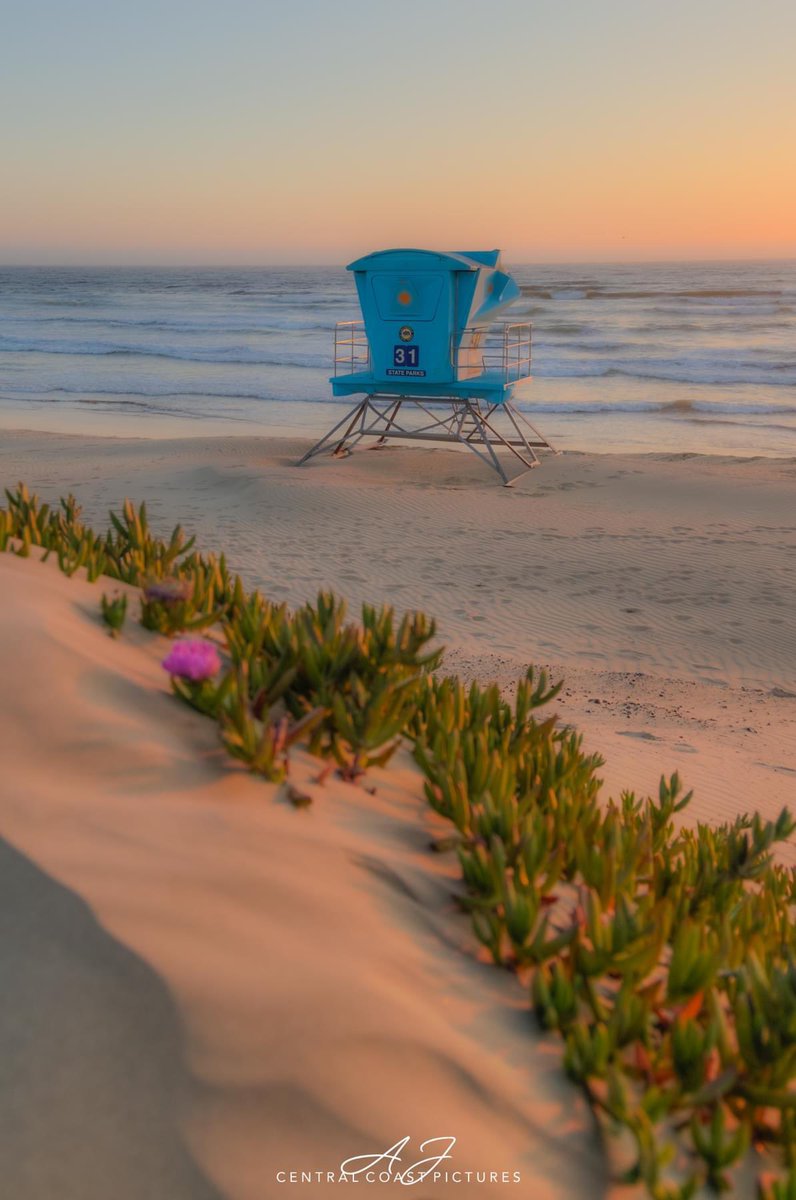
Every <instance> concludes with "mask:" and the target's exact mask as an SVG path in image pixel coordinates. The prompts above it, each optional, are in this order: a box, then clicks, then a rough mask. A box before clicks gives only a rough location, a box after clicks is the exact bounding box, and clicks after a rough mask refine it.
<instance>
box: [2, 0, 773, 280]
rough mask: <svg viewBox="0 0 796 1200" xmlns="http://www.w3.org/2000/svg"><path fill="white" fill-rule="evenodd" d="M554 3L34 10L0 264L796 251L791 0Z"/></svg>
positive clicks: (14, 28)
mask: <svg viewBox="0 0 796 1200" xmlns="http://www.w3.org/2000/svg"><path fill="white" fill-rule="evenodd" d="M561 9H562V6H560V5H556V4H554V3H552V0H550V2H548V0H531V2H527V3H519V0H517V2H515V0H494V2H493V3H492V4H490V5H483V6H482V5H480V4H476V3H475V2H474V0H426V2H425V3H420V2H419V0H404V3H402V4H401V5H400V6H397V7H393V6H387V5H386V4H381V5H380V4H372V3H371V4H369V5H367V4H365V3H364V0H340V3H339V4H338V5H336V6H334V13H332V8H331V7H330V6H329V5H324V4H323V3H321V0H295V3H294V4H292V5H291V6H290V7H289V8H288V7H287V6H286V5H285V6H283V5H281V4H266V5H262V4H257V3H253V2H250V0H231V4H230V7H229V14H230V16H229V19H223V18H222V16H221V15H220V12H219V9H218V7H217V6H214V5H213V4H211V3H198V4H193V5H189V4H188V3H187V0H186V2H183V0H166V3H165V6H162V7H159V6H157V5H156V4H155V3H154V0H141V4H139V5H137V6H135V11H130V12H123V13H122V12H119V11H118V10H117V11H116V12H115V13H109V12H108V11H107V9H105V8H103V7H102V6H101V5H100V4H99V2H98V0H76V4H75V7H74V9H71V8H70V12H69V13H68V14H66V15H65V16H63V17H60V16H59V13H58V9H57V6H56V3H55V0H31V5H30V6H29V7H26V9H25V11H24V12H22V10H20V12H19V13H18V14H17V15H16V16H15V17H14V18H12V22H11V31H10V33H11V36H10V37H8V38H6V42H5V49H4V50H3V51H0V54H2V55H3V56H7V57H8V62H7V63H2V64H0V65H2V66H4V67H5V68H7V69H5V70H4V72H3V76H2V78H3V82H2V83H0V101H5V103H4V111H5V112H6V113H7V114H8V112H9V104H10V105H11V111H12V112H13V119H11V120H8V119H7V118H6V120H5V126H4V134H3V141H4V161H5V163H6V171H5V172H4V174H5V179H4V185H3V188H2V190H0V261H3V262H136V261H140V262H147V263H149V262H159V261H162V262H185V263H188V262H208V263H212V262H218V263H240V262H252V263H257V262H262V263H269V262H273V263H279V262H315V263H321V262H340V261H343V260H346V259H347V258H348V257H353V256H354V255H356V254H358V253H359V252H361V251H362V250H363V249H366V248H375V247H379V246H387V245H424V246H447V247H457V246H458V247H464V248H466V247H472V246H493V245H500V246H502V247H503V248H504V250H505V251H506V253H507V255H508V256H509V257H510V258H511V259H512V260H513V261H515V262H518V261H535V260H545V259H547V260H567V259H568V260H579V259H591V260H595V259H603V260H605V259H625V258H627V259H659V258H664V259H666V258H669V259H672V258H714V257H715V258H740V257H789V256H793V255H796V72H794V71H793V68H792V62H791V58H792V48H793V45H794V44H796V6H793V5H790V4H785V3H784V2H782V3H781V2H780V0H760V3H759V4H757V5H755V6H754V7H753V6H751V5H750V4H747V3H743V2H741V0H737V2H733V0H721V2H719V0H692V3H691V4H690V5H688V4H685V3H684V2H683V0H671V3H669V4H666V5H664V4H661V3H657V0H650V2H648V3H644V2H638V3H635V4H633V3H630V0H606V2H605V4H603V5H592V4H587V3H586V2H585V0H573V3H572V4H570V5H569V6H566V11H564V12H562V11H561ZM48 11H49V15H50V21H49V23H47V22H44V21H43V16H44V15H45V13H46V12H48ZM158 13H160V14H161V16H160V23H159V24H156V17H157V14H158ZM308 29H314V30H315V36H314V37H313V38H312V39H311V40H309V39H308V36H307V30H308ZM42 30H46V32H45V33H42ZM153 30H157V34H158V36H157V38H154V37H153V36H152V35H153ZM6 93H7V94H6Z"/></svg>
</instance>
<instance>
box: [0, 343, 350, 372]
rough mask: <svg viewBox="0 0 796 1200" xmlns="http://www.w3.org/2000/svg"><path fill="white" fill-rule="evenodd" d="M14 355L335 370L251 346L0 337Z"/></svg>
mask: <svg viewBox="0 0 796 1200" xmlns="http://www.w3.org/2000/svg"><path fill="white" fill-rule="evenodd" d="M3 351H5V352H7V353H14V354H59V355H60V354H66V355H72V356H74V357H78V358H80V357H83V356H87V357H89V358H114V357H123V358H165V359H176V360H177V361H179V362H196V363H217V364H220V365H226V366H234V365H240V366H264V367H320V368H325V369H329V370H331V365H332V364H331V357H330V355H329V354H290V353H283V354H280V353H279V352H270V353H267V354H265V353H263V352H262V351H261V350H251V349H249V348H248V347H247V346H228V347H222V348H219V347H216V348H215V349H211V350H206V351H202V350H201V349H199V348H197V347H193V348H190V349H188V348H186V349H185V350H180V349H178V348H174V349H166V348H164V347H151V348H150V347H146V346H136V345H132V344H130V345H121V344H117V345H108V344H107V343H105V342H82V343H81V342H47V341H41V342H38V343H36V342H33V343H31V342H23V341H22V340H21V339H15V338H3V337H0V352H3Z"/></svg>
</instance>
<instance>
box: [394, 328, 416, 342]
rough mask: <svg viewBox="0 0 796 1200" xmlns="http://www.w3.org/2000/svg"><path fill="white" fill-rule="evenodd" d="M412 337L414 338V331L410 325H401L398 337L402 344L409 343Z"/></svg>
mask: <svg viewBox="0 0 796 1200" xmlns="http://www.w3.org/2000/svg"><path fill="white" fill-rule="evenodd" d="M414 336H415V331H414V329H413V328H412V326H411V325H402V326H401V328H400V329H399V330H398V337H399V338H400V339H401V341H402V342H411V340H412V338H413V337H414Z"/></svg>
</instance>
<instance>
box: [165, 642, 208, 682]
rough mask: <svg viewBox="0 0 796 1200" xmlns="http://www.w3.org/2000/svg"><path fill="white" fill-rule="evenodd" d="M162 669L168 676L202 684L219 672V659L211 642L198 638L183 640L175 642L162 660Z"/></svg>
mask: <svg viewBox="0 0 796 1200" xmlns="http://www.w3.org/2000/svg"><path fill="white" fill-rule="evenodd" d="M163 668H164V670H166V671H168V673H169V675H176V676H177V677H178V678H179V679H188V680H190V681H191V682H192V683H202V682H203V681H204V680H206V679H212V678H213V676H214V675H217V674H218V672H219V671H220V670H221V659H220V658H219V654H218V650H217V649H216V647H215V646H214V645H213V643H212V642H205V641H203V640H202V639H200V638H184V639H182V640H181V641H179V642H175V644H174V645H173V646H172V648H171V650H170V651H169V653H168V654H167V656H166V657H165V658H164V659H163Z"/></svg>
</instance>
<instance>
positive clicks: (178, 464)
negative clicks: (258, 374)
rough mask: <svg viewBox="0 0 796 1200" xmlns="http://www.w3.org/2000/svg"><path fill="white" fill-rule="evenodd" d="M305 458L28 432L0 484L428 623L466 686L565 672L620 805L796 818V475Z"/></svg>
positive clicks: (286, 447) (239, 442) (211, 443)
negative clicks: (121, 516)
mask: <svg viewBox="0 0 796 1200" xmlns="http://www.w3.org/2000/svg"><path fill="white" fill-rule="evenodd" d="M305 446H306V443H305V442H303V441H296V440H290V439H272V440H269V439H266V438H252V439H233V438H224V439H206V438H201V439H169V440H161V441H154V440H149V439H129V438H85V437H68V436H63V435H60V434H42V433H26V432H22V431H18V432H11V431H9V432H4V434H3V437H2V442H1V443H0V476H1V477H2V479H3V482H4V484H5V485H6V486H8V485H9V484H11V483H16V481H17V480H18V479H24V480H26V481H27V482H28V483H29V485H30V486H31V487H32V488H34V489H35V490H37V491H39V492H41V493H42V494H43V495H44V497H45V498H46V499H55V498H57V497H58V496H59V495H61V494H63V493H64V492H66V491H70V490H71V491H73V492H74V493H75V494H76V495H78V496H79V498H80V501H81V503H82V504H83V505H84V508H85V511H86V514H87V517H88V518H89V519H91V520H96V521H97V522H98V523H99V522H104V521H105V519H106V516H107V510H108V508H109V507H111V506H118V504H119V503H120V502H121V500H122V499H123V498H124V497H125V496H130V497H132V498H133V499H141V498H145V499H146V501H147V505H148V507H149V510H150V513H151V516H152V519H153V522H154V523H155V526H156V527H157V528H159V529H160V530H161V531H162V532H166V531H168V530H170V529H171V527H172V526H173V525H174V524H176V523H177V522H180V523H182V524H183V525H184V526H185V527H186V528H187V529H188V531H189V532H191V533H196V534H197V538H198V541H199V543H200V544H201V545H202V546H205V547H207V548H208V549H214V550H216V551H220V550H221V549H223V550H224V551H225V552H226V554H227V556H228V558H229V559H230V564H231V566H232V567H233V569H234V570H236V571H239V572H240V573H241V574H242V575H243V578H244V580H245V581H246V582H247V583H248V584H250V585H251V586H256V587H260V588H261V589H262V590H263V591H264V592H265V593H266V594H267V595H269V596H271V597H272V598H274V599H277V600H283V599H284V600H287V601H288V603H290V604H299V603H301V602H302V601H304V600H306V599H308V598H310V597H313V596H314V595H315V594H316V592H317V591H318V589H319V588H324V587H332V588H333V589H334V590H336V591H337V592H339V593H340V594H341V595H343V596H344V597H346V599H347V600H348V601H349V602H350V604H351V605H352V606H353V607H354V608H357V607H358V606H359V605H360V604H361V603H362V601H363V600H368V601H375V602H389V603H391V604H394V605H395V606H396V607H397V608H398V609H413V608H420V609H423V610H425V611H426V612H428V613H430V614H432V615H434V616H435V617H436V618H437V622H438V627H439V637H440V640H441V642H442V643H443V644H444V645H445V646H446V647H447V656H446V659H445V662H446V664H447V665H448V666H449V668H450V669H451V670H452V671H456V672H457V673H459V674H461V675H462V676H463V677H464V678H479V679H481V680H492V679H495V680H497V681H498V682H499V683H500V684H501V685H502V686H505V687H506V688H507V689H510V688H511V686H512V685H513V683H514V682H515V681H516V679H517V678H518V677H519V676H521V675H522V674H523V673H524V671H525V670H526V668H527V666H528V665H529V664H535V665H537V666H543V667H546V668H547V669H548V670H549V671H550V672H551V673H552V675H553V676H554V677H555V678H556V679H564V681H565V689H564V692H563V694H562V696H561V697H560V699H559V700H558V702H557V709H558V711H559V713H560V715H561V717H562V719H563V720H565V721H568V722H571V723H572V724H574V725H575V726H576V727H577V728H578V729H580V730H582V732H583V733H584V735H585V738H586V741H587V744H588V745H589V747H590V748H591V749H594V750H599V751H600V753H602V754H603V756H604V757H605V758H606V766H605V769H604V778H605V781H606V788H607V789H608V790H610V791H611V792H612V793H613V794H618V792H619V791H620V790H621V789H623V788H633V789H636V790H638V791H640V792H649V791H650V790H653V791H655V790H656V789H657V785H658V780H659V778H660V775H661V773H664V772H665V773H671V772H672V771H675V770H677V771H678V772H680V774H681V775H682V776H683V777H684V779H685V780H686V782H687V784H688V786H689V787H693V788H694V790H695V793H696V802H695V804H694V806H693V809H692V814H693V816H694V817H704V818H707V819H711V820H720V819H725V818H728V817H733V816H735V815H736V814H737V813H739V812H744V811H747V810H749V809H752V808H760V809H761V811H765V812H767V813H770V812H774V811H776V810H778V808H780V807H781V806H782V805H783V804H786V803H793V801H794V799H795V798H796V749H794V747H796V736H794V735H795V734H796V618H794V613H793V604H792V596H793V589H794V586H795V585H796V522H794V520H793V489H794V483H796V461H794V460H793V459H782V460H772V459H751V460H741V459H728V458H716V457H709V456H698V455H675V456H672V455H639V456H629V455H584V454H563V455H560V456H558V457H554V458H550V457H548V458H546V459H545V462H544V465H543V466H542V467H541V468H539V469H537V470H536V471H534V472H531V473H530V474H529V475H527V476H526V477H525V478H524V479H523V480H521V481H520V482H519V483H518V484H517V485H515V487H514V488H511V489H504V488H501V487H500V486H498V485H497V484H496V482H495V481H494V478H493V477H492V475H491V473H490V472H488V471H486V470H485V469H484V468H483V467H482V466H481V465H480V464H479V463H478V462H477V460H476V459H475V458H474V457H473V456H470V455H468V454H467V453H458V452H455V451H451V450H437V449H418V448H416V447H397V446H391V447H389V448H387V449H383V450H378V451H369V450H366V451H363V452H358V453H356V454H355V455H354V456H353V457H352V458H350V459H348V460H346V461H344V462H339V461H335V460H333V459H331V458H327V459H321V460H316V461H314V462H313V463H311V464H308V465H307V466H305V467H302V468H296V467H295V466H294V465H293V464H294V462H295V460H296V459H297V458H298V457H299V456H300V452H301V450H302V449H303V448H304V447H305Z"/></svg>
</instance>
